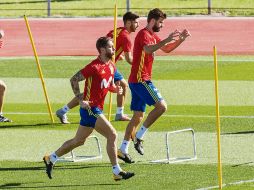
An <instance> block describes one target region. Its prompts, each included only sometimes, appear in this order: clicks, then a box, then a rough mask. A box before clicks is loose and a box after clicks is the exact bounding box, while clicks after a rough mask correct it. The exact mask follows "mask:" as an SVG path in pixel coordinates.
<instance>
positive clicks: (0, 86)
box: [0, 80, 12, 122]
mask: <svg viewBox="0 0 254 190" xmlns="http://www.w3.org/2000/svg"><path fill="white" fill-rule="evenodd" d="M6 88H7V86H6V84H5V83H4V81H2V80H0V122H12V120H10V119H8V118H7V117H4V115H3V105H4V94H5V91H6Z"/></svg>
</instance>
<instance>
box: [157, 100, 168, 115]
mask: <svg viewBox="0 0 254 190" xmlns="http://www.w3.org/2000/svg"><path fill="white" fill-rule="evenodd" d="M157 108H158V109H159V111H160V112H161V113H164V112H166V111H167V109H168V106H167V104H166V102H164V101H163V102H161V103H160V104H159V105H158V107H157Z"/></svg>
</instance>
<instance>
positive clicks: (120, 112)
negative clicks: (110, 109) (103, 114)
mask: <svg viewBox="0 0 254 190" xmlns="http://www.w3.org/2000/svg"><path fill="white" fill-rule="evenodd" d="M123 110H124V107H117V109H116V114H120V115H123Z"/></svg>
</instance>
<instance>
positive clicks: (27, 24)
mask: <svg viewBox="0 0 254 190" xmlns="http://www.w3.org/2000/svg"><path fill="white" fill-rule="evenodd" d="M24 19H25V21H26V27H27V31H28V34H29V37H30V41H31V44H32V47H33V51H34V57H35V60H36V63H37V68H38V71H39V75H40V78H41V83H42V87H43V91H44V95H45V98H46V102H47V106H48V111H49V114H50V118H51V121H52V123H54V122H55V120H54V117H53V114H52V110H51V106H50V103H49V98H48V94H47V90H46V86H45V82H44V79H43V75H42V71H41V65H40V62H39V58H38V55H37V52H36V48H35V45H34V40H33V36H32V33H31V30H30V26H29V23H28V20H27V18H26V15H24Z"/></svg>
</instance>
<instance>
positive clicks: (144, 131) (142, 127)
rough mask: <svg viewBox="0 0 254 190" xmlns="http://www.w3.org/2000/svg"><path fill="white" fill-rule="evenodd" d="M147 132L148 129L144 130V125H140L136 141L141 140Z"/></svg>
mask: <svg viewBox="0 0 254 190" xmlns="http://www.w3.org/2000/svg"><path fill="white" fill-rule="evenodd" d="M147 130H148V128H145V127H144V125H142V126H141V128H140V129H139V131H138V132H137V134H136V137H137V138H138V139H143V137H144V136H145V133H146V131H147Z"/></svg>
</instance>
